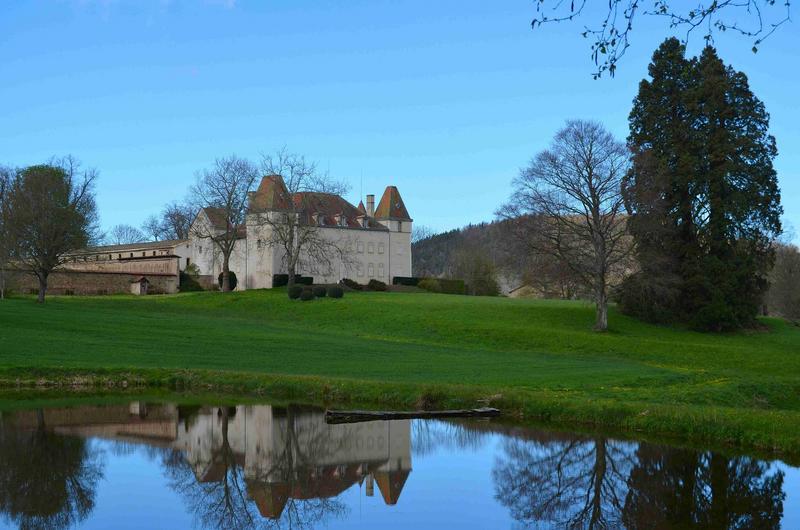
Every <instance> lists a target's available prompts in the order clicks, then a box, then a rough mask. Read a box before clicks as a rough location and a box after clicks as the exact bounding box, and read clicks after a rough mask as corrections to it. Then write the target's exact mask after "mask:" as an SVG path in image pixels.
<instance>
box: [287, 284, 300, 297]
mask: <svg viewBox="0 0 800 530" xmlns="http://www.w3.org/2000/svg"><path fill="white" fill-rule="evenodd" d="M288 294H289V298H291V299H292V300H297V299H298V298H300V295H301V294H303V286H302V285H292V286H291V287H290V288H289V291H288Z"/></svg>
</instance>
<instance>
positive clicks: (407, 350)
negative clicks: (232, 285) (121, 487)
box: [0, 291, 800, 453]
mask: <svg viewBox="0 0 800 530" xmlns="http://www.w3.org/2000/svg"><path fill="white" fill-rule="evenodd" d="M592 319H593V310H592V308H591V307H590V306H588V305H586V304H583V303H579V302H554V301H532V300H508V299H499V298H498V299H492V298H475V297H458V296H446V295H429V294H401V293H351V294H348V296H346V297H345V298H344V299H342V300H319V301H314V302H310V303H301V302H291V301H289V300H288V299H287V298H286V295H285V293H283V292H281V291H251V292H246V293H232V294H229V295H220V294H218V293H192V294H186V295H177V296H169V297H147V298H133V297H98V298H66V297H64V298H52V299H51V300H50V301H49V302H48V303H47V304H46V305H45V306H38V305H36V304H34V303H33V302H32V300H31V299H27V298H20V299H13V300H7V301H4V302H0V380H2V381H0V382H2V384H4V385H6V386H7V387H8V386H11V387H15V386H22V387H27V386H31V385H36V384H37V383H39V384H40V385H42V384H46V383H51V384H60V385H66V386H70V385H73V384H74V383H82V384H84V385H86V384H89V385H93V386H99V387H104V388H106V387H111V386H113V387H115V388H119V387H120V386H122V385H123V382H124V384H125V385H130V386H160V387H165V388H176V389H181V388H193V389H198V390H215V391H236V392H242V393H249V394H254V395H259V394H260V395H266V396H270V397H275V398H280V399H301V400H304V401H316V402H328V403H336V404H342V405H344V404H347V403H373V404H376V405H382V406H387V407H404V408H405V407H415V406H421V407H432V406H447V407H450V406H453V407H456V406H472V405H475V404H477V403H490V404H492V405H494V406H498V407H500V408H502V409H504V410H505V411H508V412H509V413H511V414H513V415H516V416H519V417H522V418H530V419H542V420H547V421H554V422H557V423H560V424H567V423H570V422H580V423H582V424H598V425H603V426H607V427H611V428H620V429H625V430H636V431H641V432H648V433H655V434H664V435H669V436H679V437H685V438H687V439H692V440H698V441H708V442H714V443H728V444H733V445H738V446H741V447H752V448H759V449H764V450H776V451H784V452H793V453H794V452H798V451H800V432H798V431H800V430H798V429H797V428H796V426H797V425H798V424H800V328H796V327H793V326H791V325H788V324H786V323H784V322H781V321H778V320H771V319H765V320H764V324H765V325H766V327H767V328H768V330H767V331H763V332H751V333H737V334H730V335H705V334H699V333H695V332H691V331H687V330H682V329H674V328H664V327H657V326H650V325H646V324H642V323H640V322H637V321H635V320H632V319H628V318H626V317H624V316H621V315H618V314H616V313H615V312H613V311H612V313H611V327H612V329H611V331H610V332H608V333H605V334H596V333H594V332H592V331H591V324H592ZM87 375H93V377H91V378H89V379H87V377H86V376H87Z"/></svg>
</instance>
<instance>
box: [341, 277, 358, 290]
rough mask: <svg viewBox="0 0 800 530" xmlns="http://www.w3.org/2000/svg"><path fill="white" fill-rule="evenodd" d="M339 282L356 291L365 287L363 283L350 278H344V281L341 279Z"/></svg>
mask: <svg viewBox="0 0 800 530" xmlns="http://www.w3.org/2000/svg"><path fill="white" fill-rule="evenodd" d="M339 283H341V284H342V285H344V286H345V287H347V288H348V289H352V290H354V291H361V290H362V289H363V288H364V286H363V285H361V284H360V283H358V282H356V281H354V280H351V279H350V278H342V281H340V282H339Z"/></svg>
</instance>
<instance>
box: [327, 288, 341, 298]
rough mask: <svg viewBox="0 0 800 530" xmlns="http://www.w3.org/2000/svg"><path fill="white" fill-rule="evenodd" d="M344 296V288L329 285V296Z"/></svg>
mask: <svg viewBox="0 0 800 530" xmlns="http://www.w3.org/2000/svg"><path fill="white" fill-rule="evenodd" d="M343 296H344V289H342V288H341V287H339V286H338V285H332V286H330V287H328V297H329V298H342V297H343Z"/></svg>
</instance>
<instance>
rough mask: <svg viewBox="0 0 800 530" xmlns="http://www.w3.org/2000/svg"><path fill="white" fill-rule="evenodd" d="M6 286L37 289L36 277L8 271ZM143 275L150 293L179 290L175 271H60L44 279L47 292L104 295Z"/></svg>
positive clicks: (128, 289)
mask: <svg viewBox="0 0 800 530" xmlns="http://www.w3.org/2000/svg"><path fill="white" fill-rule="evenodd" d="M7 274H8V277H7V280H6V281H7V286H8V288H9V290H11V291H13V292H16V293H22V294H35V293H38V292H39V280H38V279H37V278H36V276H34V275H33V274H30V273H26V272H10V273H7ZM142 276H144V277H145V278H147V280H148V281H149V282H150V288H149V293H150V294H165V293H176V292H178V276H177V275H174V274H144V275H143V274H133V273H124V272H99V271H59V272H54V273H53V274H51V275H50V277H49V278H48V280H47V293H48V294H63V295H71V294H74V295H103V294H130V292H131V283H132V282H134V281H136V280H138V279H139V278H141V277H142Z"/></svg>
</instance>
